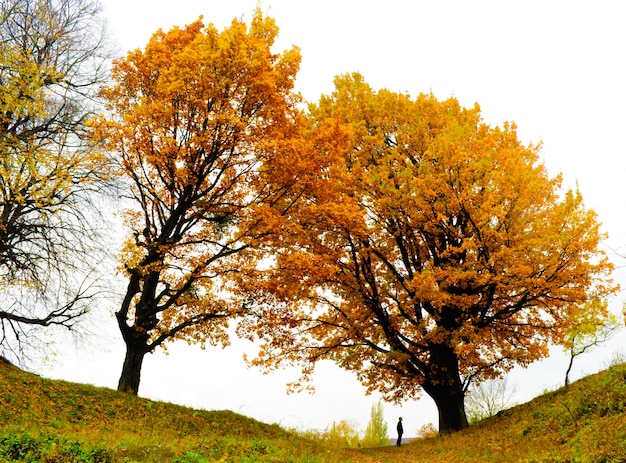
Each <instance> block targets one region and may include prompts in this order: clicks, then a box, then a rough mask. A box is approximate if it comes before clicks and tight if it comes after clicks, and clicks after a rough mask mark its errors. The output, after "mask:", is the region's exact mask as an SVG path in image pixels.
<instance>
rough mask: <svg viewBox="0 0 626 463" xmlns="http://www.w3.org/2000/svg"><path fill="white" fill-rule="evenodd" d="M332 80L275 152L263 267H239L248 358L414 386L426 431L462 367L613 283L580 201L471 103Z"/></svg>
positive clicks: (544, 340)
mask: <svg viewBox="0 0 626 463" xmlns="http://www.w3.org/2000/svg"><path fill="white" fill-rule="evenodd" d="M335 85H336V88H335V91H334V93H332V94H331V95H329V96H324V97H322V98H321V99H320V101H319V104H317V105H315V106H312V107H311V112H310V118H311V119H310V128H309V130H310V134H309V135H308V136H307V137H306V140H307V146H308V148H307V149H303V153H305V154H304V155H303V157H302V159H301V160H300V162H299V163H293V164H292V165H291V169H292V172H294V176H295V175H297V176H298V178H299V179H300V181H299V184H298V187H299V188H298V189H294V190H292V193H293V195H294V196H293V197H292V198H295V197H296V196H297V197H298V199H297V201H298V203H297V204H298V207H291V208H290V209H289V210H288V215H287V216H286V219H287V220H286V221H285V222H283V223H282V225H281V226H280V227H276V230H277V231H278V232H280V237H279V238H280V239H279V240H278V241H277V242H276V243H275V246H276V254H275V259H274V260H273V266H272V269H270V270H264V272H265V274H264V275H265V276H264V278H261V276H260V275H257V276H256V277H255V278H254V279H251V280H249V289H250V291H251V294H255V295H257V296H258V295H260V294H263V293H264V292H265V293H266V294H268V295H271V297H270V296H268V300H267V301H266V302H267V305H266V309H267V310H266V311H265V312H264V316H265V317H266V318H265V321H266V323H264V324H262V325H261V326H260V327H259V328H260V329H259V334H260V335H261V336H263V337H265V339H266V340H267V341H268V342H267V343H265V344H264V345H263V347H262V349H261V352H260V357H259V358H258V359H257V363H260V364H264V365H265V366H266V367H270V368H271V367H275V366H278V365H280V364H282V363H284V362H303V365H304V377H305V378H306V377H308V375H309V373H310V372H311V371H312V368H313V366H314V364H315V362H317V361H319V360H322V359H331V360H333V361H335V362H337V363H338V364H339V365H340V366H341V367H343V368H345V369H348V370H351V371H354V372H355V373H356V375H357V377H358V379H359V380H360V381H361V382H362V383H363V384H364V385H365V386H366V387H367V389H368V390H369V391H379V392H381V393H383V394H384V395H385V397H386V398H388V399H390V400H397V401H400V400H404V399H408V398H413V397H416V396H418V395H419V393H420V391H425V392H426V393H427V394H428V395H429V396H430V397H432V399H433V400H434V402H435V403H436V405H437V408H438V410H439V430H440V432H441V433H448V432H452V431H455V430H459V429H462V428H464V427H466V426H467V419H466V415H465V410H464V394H465V391H466V390H467V388H468V386H469V385H470V383H471V382H475V383H480V381H483V380H486V379H491V378H494V377H497V376H499V375H501V374H502V373H503V372H506V371H507V370H509V369H511V368H512V367H513V366H514V365H523V366H525V365H528V364H530V363H531V362H533V361H535V360H537V359H540V358H542V357H545V356H546V355H547V354H548V347H549V345H550V343H552V342H554V343H559V342H562V340H563V336H564V334H565V333H567V330H568V329H569V328H568V327H571V326H572V324H573V323H574V320H573V318H574V317H575V316H576V313H577V310H578V307H579V304H581V303H583V302H584V301H586V300H587V299H588V298H590V297H593V298H596V299H600V300H601V299H603V298H605V297H607V296H608V295H610V294H611V293H612V292H613V291H614V287H613V285H612V283H611V281H610V276H609V273H610V270H611V265H610V263H609V262H608V261H607V259H606V257H605V256H604V254H603V253H602V252H601V251H600V250H599V244H600V241H601V240H602V238H603V235H602V234H601V233H600V231H599V224H598V221H597V219H596V214H595V213H594V212H593V211H591V210H588V209H586V208H585V206H584V204H583V200H582V197H581V195H580V193H579V192H578V191H563V190H562V188H561V179H560V177H559V176H556V177H550V176H549V175H548V173H547V172H546V169H545V167H544V166H543V164H542V163H541V160H540V157H539V147H537V146H526V145H524V144H522V143H521V142H520V141H519V140H518V138H517V135H516V131H515V127H514V125H512V124H504V125H503V126H502V127H491V126H489V125H487V124H486V123H484V122H483V120H482V119H481V116H480V111H479V108H478V107H474V108H471V109H465V108H463V107H461V106H460V105H459V103H458V102H457V101H456V100H455V99H454V98H451V99H448V100H445V101H439V100H437V99H436V98H435V97H434V96H432V95H424V94H422V95H419V96H418V97H416V98H414V99H413V98H411V97H409V96H408V95H405V94H398V93H394V92H390V91H387V90H380V91H374V90H373V89H371V88H370V86H368V85H367V84H366V83H365V82H364V81H363V78H362V77H361V76H359V75H356V74H355V75H348V76H343V77H340V78H337V80H336V83H335ZM303 146H304V145H303ZM303 166H305V167H303ZM286 168H288V167H286ZM298 169H299V170H298ZM296 170H298V171H297V173H296V172H295V171H296ZM307 172H308V173H307ZM270 174H271V173H270ZM284 177H285V176H284V172H281V179H279V180H275V181H279V182H280V181H282V179H283V178H284ZM281 213H282V211H281ZM588 308H589V310H597V311H599V313H598V315H599V316H602V315H603V313H604V311H605V310H606V304H595V305H590V306H588Z"/></svg>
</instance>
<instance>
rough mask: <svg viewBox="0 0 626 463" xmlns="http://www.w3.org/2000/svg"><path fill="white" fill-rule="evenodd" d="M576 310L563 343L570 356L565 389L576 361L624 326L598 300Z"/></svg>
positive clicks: (604, 304) (586, 302)
mask: <svg viewBox="0 0 626 463" xmlns="http://www.w3.org/2000/svg"><path fill="white" fill-rule="evenodd" d="M598 306H600V307H598ZM598 309H600V310H598ZM574 310H575V311H576V312H577V314H576V316H574V317H573V318H572V320H571V325H570V327H569V329H567V330H566V332H565V336H564V339H563V343H562V345H563V349H564V350H565V352H566V353H567V355H568V362H567V369H566V370H565V381H564V386H565V387H567V386H569V382H570V373H571V372H572V367H573V366H574V359H575V358H576V357H578V356H580V355H583V354H584V353H585V352H589V351H591V350H593V349H594V348H596V347H598V346H599V345H601V344H603V343H605V342H607V341H608V340H609V339H610V338H611V337H613V336H614V335H615V334H616V333H617V331H618V330H619V329H620V328H621V326H622V324H621V323H620V321H619V320H618V317H617V316H616V315H615V314H613V313H610V312H608V311H607V310H606V302H605V301H602V300H599V299H597V298H592V299H590V300H588V301H585V302H584V303H582V304H580V305H577V306H576V307H574Z"/></svg>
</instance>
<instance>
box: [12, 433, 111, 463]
mask: <svg viewBox="0 0 626 463" xmlns="http://www.w3.org/2000/svg"><path fill="white" fill-rule="evenodd" d="M40 461H41V462H45V463H113V462H114V461H115V459H114V458H113V455H112V454H111V452H109V451H108V450H106V449H105V448H102V447H93V448H85V447H84V446H83V444H81V443H80V442H77V441H72V440H64V439H58V438H56V437H52V436H32V435H29V434H4V435H2V436H0V462H2V463H4V462H40Z"/></svg>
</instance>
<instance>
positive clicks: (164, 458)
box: [0, 361, 626, 463]
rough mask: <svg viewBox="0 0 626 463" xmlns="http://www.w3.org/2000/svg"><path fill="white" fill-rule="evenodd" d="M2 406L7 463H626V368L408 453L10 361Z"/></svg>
mask: <svg viewBox="0 0 626 463" xmlns="http://www.w3.org/2000/svg"><path fill="white" fill-rule="evenodd" d="M0 404H1V406H0V463H7V462H18V461H20V462H22V461H24V462H35V461H37V462H41V463H74V462H81V463H117V462H126V463H132V462H155V463H156V462H163V463H164V462H168V463H169V462H171V463H204V462H214V461H215V462H217V461H220V462H249V463H251V462H259V463H260V462H293V463H299V462H302V463H304V462H306V463H316V462H320V463H321V462H328V463H337V462H363V463H375V462H384V463H395V462H398V463H399V462H403V463H404V462H408V461H410V462H423V463H427V462H428V463H439V462H441V463H443V462H445V463H474V462H476V463H478V462H480V463H484V462H493V463H498V462H507V463H511V462H523V463H539V462H546V463H547V462H550V463H556V462H579V463H608V462H626V414H625V413H624V405H625V404H626V365H619V366H615V367H612V368H611V369H609V370H606V371H604V372H601V373H598V374H597V375H593V376H589V377H587V378H584V379H582V380H580V381H578V382H576V383H574V384H572V385H571V386H570V387H569V388H568V389H561V390H558V391H555V392H550V393H546V394H544V395H543V396H541V397H538V398H536V399H534V400H533V401H531V402H529V403H526V404H523V405H520V406H517V407H514V408H511V409H509V410H507V411H505V412H502V413H500V414H499V415H498V416H495V417H492V418H489V419H487V420H484V421H482V422H480V423H478V424H476V425H474V426H472V427H471V428H469V429H467V430H465V431H463V432H460V433H457V434H454V435H451V436H444V437H434V438H429V439H421V440H417V441H414V442H411V443H409V444H407V445H403V446H402V447H401V448H397V447H395V446H392V445H390V446H387V447H380V448H373V449H341V448H337V447H336V445H332V444H331V443H329V442H328V441H325V440H324V439H322V438H320V437H315V436H307V435H304V434H298V433H294V432H290V431H288V430H285V429H282V428H280V427H279V426H278V425H268V424H264V423H261V422H258V421H256V420H253V419H250V418H247V417H244V416H241V415H237V414H235V413H233V412H229V411H203V410H194V409H190V408H186V407H181V406H177V405H173V404H168V403H163V402H154V401H150V400H145V399H141V398H137V397H132V396H129V395H126V394H121V393H118V392H116V391H113V390H110V389H106V388H97V387H93V386H89V385H82V384H76V383H70V382H65V381H56V380H49V379H45V378H41V377H39V376H37V375H33V374H30V373H27V372H24V371H22V370H20V369H18V368H16V367H14V366H13V365H10V364H8V363H6V362H4V361H0Z"/></svg>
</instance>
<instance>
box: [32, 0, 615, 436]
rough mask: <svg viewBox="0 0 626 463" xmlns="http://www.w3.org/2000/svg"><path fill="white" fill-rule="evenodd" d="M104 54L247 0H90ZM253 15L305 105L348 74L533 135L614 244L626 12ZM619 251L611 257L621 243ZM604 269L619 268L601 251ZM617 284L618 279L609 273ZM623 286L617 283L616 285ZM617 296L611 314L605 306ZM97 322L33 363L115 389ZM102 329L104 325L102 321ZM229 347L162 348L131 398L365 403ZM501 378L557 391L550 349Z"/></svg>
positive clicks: (353, 417) (439, 4)
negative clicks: (268, 21)
mask: <svg viewBox="0 0 626 463" xmlns="http://www.w3.org/2000/svg"><path fill="white" fill-rule="evenodd" d="M103 4H104V7H105V10H106V15H107V17H108V20H109V27H110V30H111V35H112V38H113V39H114V40H116V41H117V44H118V47H119V50H120V53H125V52H126V51H128V50H130V49H134V48H138V47H140V48H143V47H144V46H145V44H146V43H147V41H148V39H149V37H150V35H151V34H152V33H153V32H155V31H156V30H157V29H159V28H163V29H164V30H168V29H169V28H170V27H172V26H174V25H178V26H184V25H186V24H189V23H191V22H193V21H194V20H196V19H197V18H198V17H199V16H200V15H202V16H203V17H204V21H205V22H206V23H213V24H215V25H216V26H217V27H218V28H220V29H222V28H223V27H225V26H227V25H228V24H229V23H230V21H231V20H232V19H233V18H235V17H238V18H239V17H243V18H244V19H246V20H249V18H250V16H251V13H252V11H253V10H254V8H255V6H256V5H257V1H256V0H227V1H225V0H204V1H203V0H195V1H194V0H176V1H174V2H172V1H171V0H167V1H164V0H103ZM260 5H261V8H262V10H263V11H264V12H265V13H266V14H267V15H269V16H271V17H273V18H274V19H275V20H276V22H277V24H278V26H279V27H280V30H281V33H280V36H279V40H278V42H277V44H276V47H277V50H280V49H283V48H287V47H290V46H292V45H297V46H298V47H300V48H301V51H302V58H303V59H302V66H301V70H300V73H299V75H298V79H297V83H296V86H297V90H298V91H300V92H301V93H302V94H303V95H304V97H305V98H306V99H307V100H309V101H316V100H317V99H318V98H319V96H320V95H321V94H323V93H329V92H331V91H332V87H333V77H334V76H336V75H338V74H342V73H347V72H353V71H358V72H360V73H361V74H363V75H364V77H365V79H366V81H367V82H368V83H369V84H370V85H371V86H372V87H374V88H382V87H385V88H388V89H390V90H393V91H402V92H409V93H410V94H411V95H414V96H415V95H417V94H419V93H421V92H425V93H428V92H432V93H433V94H434V95H435V96H436V97H438V98H439V99H445V98H448V97H450V96H455V97H456V98H458V100H459V101H460V103H461V104H462V105H464V106H472V105H473V104H474V103H475V102H477V103H478V104H479V105H480V107H481V109H482V114H483V117H484V119H485V120H486V121H487V122H488V123H489V124H491V125H498V124H502V122H503V121H514V122H515V123H516V124H517V125H518V134H519V137H520V139H521V140H522V141H524V142H526V143H538V142H542V143H543V150H542V153H543V158H544V161H545V163H546V165H547V167H548V169H549V171H550V172H551V173H552V174H553V175H555V174H557V173H559V172H561V173H562V174H563V177H564V180H565V182H564V183H565V185H566V186H575V185H576V184H578V185H579V188H580V190H581V191H582V194H583V197H584V198H585V202H586V204H587V206H588V207H589V208H592V209H595V210H596V211H597V212H598V214H599V218H600V221H601V222H602V223H603V224H604V229H605V231H607V232H608V233H609V236H610V238H609V240H608V241H607V242H606V246H607V247H606V249H607V251H608V252H609V253H613V251H619V250H620V249H626V228H625V222H626V221H625V220H624V212H625V209H626V208H625V205H626V199H625V198H626V195H625V194H624V188H625V182H624V176H625V174H626V142H625V138H626V111H625V107H626V64H625V58H626V53H625V47H626V27H624V24H623V21H624V18H625V17H626V15H625V12H626V11H625V10H626V7H624V6H622V1H620V0H615V1H602V0H599V1H598V0H596V1H593V2H592V1H584V2H583V1H572V0H568V1H556V0H550V1H546V0H539V1H533V0H531V1H528V0H524V1H508V0H507V1H502V0H494V1H480V0H478V1H476V0H474V1H468V0H456V1H442V0H438V1H433V0H429V1H421V0H386V1H385V2H382V1H369V0H332V1H331V0H315V1H298V0H265V1H263V2H261V3H260ZM625 253H626V251H625ZM616 263H617V264H618V265H623V264H624V261H623V259H621V258H617V257H616ZM616 277H617V279H618V280H620V279H621V278H622V277H621V276H620V273H618V274H616ZM623 285H626V283H624V284H623ZM623 299H624V297H623V294H620V295H619V296H618V297H617V298H616V299H615V300H614V301H612V307H613V308H614V310H616V311H619V310H620V308H621V305H622V300H623ZM102 326H103V327H107V328H108V329H110V331H111V333H112V335H111V336H112V339H111V340H110V342H107V345H108V346H109V347H108V349H106V350H96V349H93V350H92V349H85V348H79V349H76V351H74V352H73V353H72V354H71V355H68V357H66V359H65V360H63V359H62V358H59V360H58V361H57V362H56V363H51V364H48V365H46V366H45V367H44V371H42V374H46V375H47V376H52V377H62V378H64V379H68V380H72V381H79V382H85V383H91V384H96V385H102V386H108V387H113V388H114V387H116V385H117V380H118V377H119V372H120V370H121V366H122V360H123V343H122V342H121V340H120V339H119V336H118V335H117V333H116V330H115V325H114V321H113V318H112V317H111V318H110V319H104V320H103V321H102ZM105 331H106V330H105ZM624 339H626V337H625V336H624V335H620V336H619V337H618V338H617V339H616V340H615V341H614V342H612V343H611V345H610V346H607V347H604V348H600V349H598V350H596V351H594V353H592V354H590V355H588V356H586V357H584V358H581V359H580V360H577V361H576V364H575V373H574V378H577V377H580V376H581V375H583V374H586V373H593V372H595V371H597V370H598V369H602V368H604V367H606V365H607V364H608V362H610V360H611V358H612V356H613V355H614V353H615V352H617V351H619V350H620V346H625V347H626V344H625V343H624ZM252 347H253V346H250V345H249V344H247V343H245V342H238V343H236V345H235V346H233V347H231V348H228V349H226V350H224V351H222V350H220V349H207V350H206V351H200V350H199V349H198V348H190V347H187V346H174V348H172V349H171V354H170V355H169V356H167V357H166V356H164V355H162V354H154V355H149V356H148V357H147V358H146V361H145V364H144V365H145V366H144V370H143V375H142V383H141V387H140V395H141V396H144V397H150V398H154V399H158V400H165V401H170V402H176V403H180V404H185V405H191V406H194V407H197V408H204V409H209V410H211V409H230V410H233V411H235V412H239V413H242V414H245V415H247V416H251V417H254V418H257V419H260V420H262V421H265V422H270V423H279V424H281V425H283V426H285V427H299V428H303V429H313V428H316V429H324V428H326V427H327V426H328V425H330V424H332V422H333V421H339V420H342V419H346V420H349V421H351V422H353V423H354V424H355V425H356V426H359V427H361V428H364V427H365V425H366V423H367V421H368V419H369V414H370V408H371V406H372V404H373V403H374V402H375V401H376V400H377V398H376V397H365V396H364V393H363V388H362V387H361V386H360V385H359V384H358V382H357V381H356V380H355V379H354V377H353V375H351V374H349V373H346V372H342V371H341V370H339V369H338V368H336V367H334V366H333V365H332V364H323V365H321V366H320V368H319V370H320V371H318V373H317V374H316V376H315V382H314V385H315V386H316V387H317V392H316V394H315V395H312V396H311V395H308V394H298V395H294V396H286V395H285V394H284V390H285V387H284V385H285V382H287V381H288V380H293V379H296V378H297V372H278V373H276V374H273V375H265V376H264V375H261V374H260V373H259V372H258V371H254V370H247V369H246V367H245V365H244V363H243V361H242V354H243V352H245V351H249V352H253V351H254V349H253V348H252ZM556 354H557V355H554V356H553V357H552V358H551V359H549V360H547V361H544V362H540V363H539V364H537V365H535V366H533V367H531V368H529V369H528V370H518V371H516V372H515V373H514V374H513V375H512V376H511V379H510V380H509V384H510V385H511V387H515V388H516V390H517V396H516V397H517V399H518V400H520V401H524V400H528V399H530V398H531V397H533V396H534V395H537V394H539V393H541V392H543V391H544V390H545V389H549V388H553V387H556V386H558V385H560V384H561V383H562V381H563V378H564V372H565V369H566V366H567V365H566V359H565V358H564V357H563V356H562V355H560V354H559V353H558V352H557V353H556ZM384 409H385V417H386V419H387V421H388V424H389V429H390V435H393V434H394V433H395V431H394V429H395V428H394V426H395V422H396V420H397V417H398V416H403V418H404V425H405V433H406V435H413V434H415V432H416V430H417V429H418V428H419V427H420V426H422V425H424V424H426V423H429V422H432V423H434V424H435V425H436V423H437V413H436V409H435V407H434V405H433V404H432V401H431V400H430V399H429V398H428V397H426V398H424V399H422V400H420V401H413V402H409V403H405V404H402V405H400V406H392V405H385V406H384Z"/></svg>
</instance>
